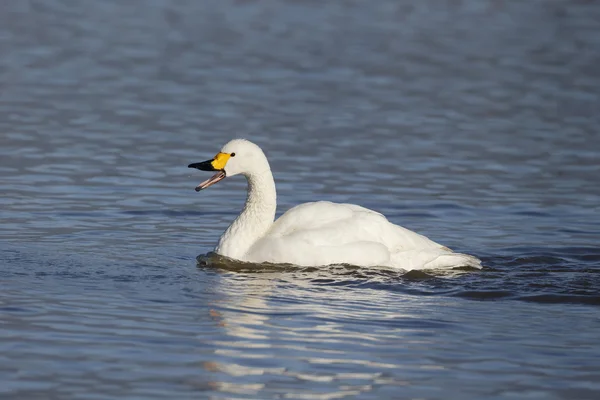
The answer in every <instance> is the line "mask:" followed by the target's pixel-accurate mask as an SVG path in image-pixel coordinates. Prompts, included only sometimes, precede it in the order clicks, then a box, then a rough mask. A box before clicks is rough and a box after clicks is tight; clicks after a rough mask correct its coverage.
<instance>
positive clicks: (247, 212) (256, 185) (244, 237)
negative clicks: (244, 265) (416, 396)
mask: <svg viewBox="0 0 600 400" xmlns="http://www.w3.org/2000/svg"><path fill="white" fill-rule="evenodd" d="M246 179H247V180H248V197H247V198H246V204H245V205H244V209H243V210H242V213H241V214H240V215H239V216H238V217H237V218H236V219H235V221H233V223H232V224H231V225H230V226H229V228H227V230H226V231H225V233H223V235H222V236H221V238H220V239H219V244H218V245H217V247H216V248H215V251H216V252H217V253H218V254H221V255H224V256H226V257H230V258H235V259H238V260H243V259H244V255H245V254H246V253H247V252H248V250H249V249H250V247H252V245H253V244H254V243H256V241H257V240H259V239H260V238H261V237H263V236H264V234H265V233H266V232H267V231H268V230H269V228H270V227H271V225H272V224H273V221H274V220H275V209H276V208H277V193H276V192H275V181H274V180H273V174H272V173H271V171H270V170H267V171H265V172H263V173H260V174H252V175H246Z"/></svg>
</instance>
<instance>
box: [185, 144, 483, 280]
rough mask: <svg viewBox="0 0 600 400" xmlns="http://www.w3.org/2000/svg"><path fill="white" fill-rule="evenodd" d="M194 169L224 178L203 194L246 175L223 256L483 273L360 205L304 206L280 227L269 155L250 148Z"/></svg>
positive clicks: (236, 148)
mask: <svg viewBox="0 0 600 400" xmlns="http://www.w3.org/2000/svg"><path fill="white" fill-rule="evenodd" d="M190 167H193V168H198V169H203V170H216V171H220V172H219V173H217V174H216V175H215V176H213V177H212V178H211V179H209V180H207V181H205V182H203V183H201V184H200V185H199V186H198V187H197V188H196V190H201V189H205V188H206V187H208V186H210V185H212V184H214V183H216V182H218V181H219V180H221V179H223V178H225V176H232V175H236V174H242V175H244V176H246V178H247V180H248V198H247V199H246V204H245V206H244V209H243V211H242V213H241V214H240V215H239V216H238V217H237V218H236V220H235V221H233V223H232V224H231V225H230V226H229V228H227V230H226V231H225V233H223V235H222V236H221V238H220V239H219V243H218V245H217V247H216V248H215V252H216V253H217V254H220V255H223V256H226V257H230V258H233V259H237V260H240V261H247V262H254V263H260V262H270V263H291V264H296V265H302V266H323V265H330V264H352V265H358V266H368V267H372V266H382V267H392V268H402V269H405V270H412V269H428V268H452V267H460V266H470V267H476V268H481V261H479V259H477V258H476V257H473V256H470V255H466V254H459V253H454V252H452V250H450V249H448V248H447V247H444V246H442V245H441V244H438V243H436V242H434V241H432V240H430V239H428V238H427V237H425V236H422V235H419V234H418V233H415V232H413V231H410V230H408V229H406V228H403V227H401V226H398V225H394V224H392V223H391V222H389V221H388V220H387V219H386V218H385V217H384V216H383V215H382V214H380V213H378V212H375V211H372V210H369V209H367V208H364V207H361V206H357V205H354V204H336V203H330V202H327V201H319V202H315V203H305V204H301V205H298V206H296V207H294V208H292V209H290V210H288V211H287V212H286V213H285V214H283V215H282V216H281V217H279V219H277V221H275V209H276V206H277V203H276V191H275V182H274V180H273V175H272V173H271V168H270V167H269V163H268V161H267V158H266V157H265V155H264V153H263V152H262V150H261V149H260V148H259V147H258V146H256V145H255V144H253V143H251V142H249V141H246V140H243V139H235V140H232V141H230V142H229V143H227V144H226V145H225V146H224V147H223V149H222V150H221V152H220V153H219V154H217V156H216V157H215V158H214V159H213V160H209V161H205V162H203V163H198V164H190Z"/></svg>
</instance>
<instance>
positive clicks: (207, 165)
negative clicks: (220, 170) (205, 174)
mask: <svg viewBox="0 0 600 400" xmlns="http://www.w3.org/2000/svg"><path fill="white" fill-rule="evenodd" d="M213 161H214V160H207V161H202V162H199V163H193V164H190V165H188V168H196V169H199V170H201V171H216V169H215V167H213V166H212V162H213Z"/></svg>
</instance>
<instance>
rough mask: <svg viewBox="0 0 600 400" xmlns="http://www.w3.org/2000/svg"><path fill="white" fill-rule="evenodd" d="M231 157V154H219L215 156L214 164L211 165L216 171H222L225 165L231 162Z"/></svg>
mask: <svg viewBox="0 0 600 400" xmlns="http://www.w3.org/2000/svg"><path fill="white" fill-rule="evenodd" d="M229 157H231V155H230V154H227V153H218V154H217V155H216V156H215V159H214V160H212V162H211V163H210V165H212V166H213V168H214V169H216V170H222V169H223V168H225V164H227V161H228V160H229Z"/></svg>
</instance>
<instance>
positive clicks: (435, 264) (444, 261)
mask: <svg viewBox="0 0 600 400" xmlns="http://www.w3.org/2000/svg"><path fill="white" fill-rule="evenodd" d="M453 267H472V268H482V266H481V260H480V259H479V258H477V257H473V256H470V255H468V254H462V253H446V254H441V255H439V256H438V257H436V258H435V259H433V260H431V261H429V262H428V263H426V264H425V265H424V266H423V268H453Z"/></svg>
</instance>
